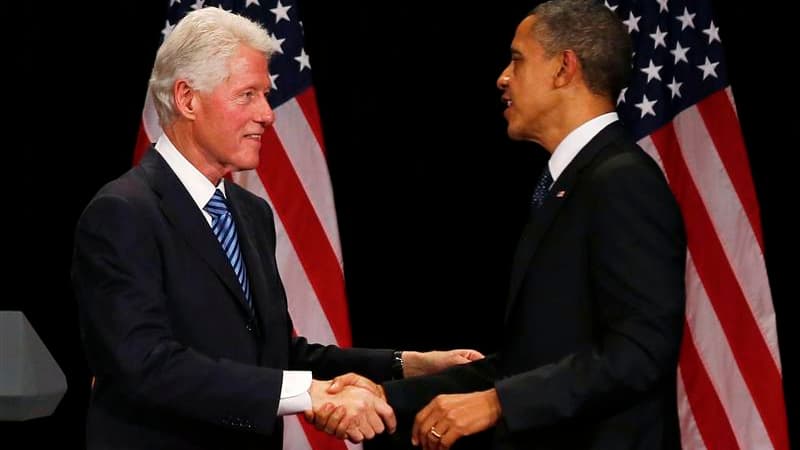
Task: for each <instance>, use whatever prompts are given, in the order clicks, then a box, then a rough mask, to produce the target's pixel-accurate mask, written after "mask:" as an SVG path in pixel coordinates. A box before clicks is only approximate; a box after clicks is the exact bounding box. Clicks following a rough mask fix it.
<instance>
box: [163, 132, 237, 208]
mask: <svg viewBox="0 0 800 450" xmlns="http://www.w3.org/2000/svg"><path fill="white" fill-rule="evenodd" d="M156 151H157V152H158V153H159V154H160V155H161V156H162V157H163V158H164V160H165V161H166V162H167V165H168V166H169V167H170V169H172V171H173V172H175V175H177V176H178V179H179V180H180V181H181V183H182V184H183V186H184V187H186V190H187V191H189V195H191V196H192V200H194V202H195V203H197V207H198V208H200V210H201V211H203V212H205V210H203V207H205V206H206V204H208V201H209V200H211V197H212V196H213V195H214V191H215V190H216V189H219V190H220V191H222V195H224V196H226V197H227V195H226V194H225V183H224V182H222V181H220V183H219V186H214V185H213V184H211V182H210V181H208V178H206V177H205V175H203V174H202V173H200V171H199V170H197V167H195V166H193V165H192V163H190V162H189V160H187V159H186V157H184V156H183V154H182V153H181V152H179V151H178V149H177V148H175V145H174V144H173V143H172V142H171V141H170V140H169V138H168V137H167V135H166V134H162V135H161V136H160V137H159V138H158V141H157V142H156Z"/></svg>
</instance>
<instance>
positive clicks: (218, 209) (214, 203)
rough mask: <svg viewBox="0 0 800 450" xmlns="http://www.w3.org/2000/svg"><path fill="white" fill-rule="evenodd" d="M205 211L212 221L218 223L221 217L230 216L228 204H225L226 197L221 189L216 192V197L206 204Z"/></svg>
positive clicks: (213, 196)
mask: <svg viewBox="0 0 800 450" xmlns="http://www.w3.org/2000/svg"><path fill="white" fill-rule="evenodd" d="M203 209H204V210H205V211H206V212H207V213H208V214H209V215H210V216H211V219H212V221H214V222H216V221H217V220H218V219H219V218H220V217H222V216H224V215H225V214H230V212H229V211H228V203H226V202H225V196H224V195H222V191H220V190H219V189H217V190H215V191H214V195H212V196H211V199H210V200H209V201H208V203H206V206H204V207H203Z"/></svg>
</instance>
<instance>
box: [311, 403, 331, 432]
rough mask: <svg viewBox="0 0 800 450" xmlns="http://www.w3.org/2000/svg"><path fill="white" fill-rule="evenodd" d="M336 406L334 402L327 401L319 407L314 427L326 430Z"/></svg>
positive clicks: (315, 415)
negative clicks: (326, 424)
mask: <svg viewBox="0 0 800 450" xmlns="http://www.w3.org/2000/svg"><path fill="white" fill-rule="evenodd" d="M335 409H336V407H335V406H334V405H333V403H330V402H329V403H325V404H324V405H322V406H321V407H319V408H317V411H316V412H315V413H314V427H315V428H316V429H318V430H320V431H324V430H325V423H326V422H327V421H328V419H329V418H330V416H331V414H332V413H333V411H334V410H335Z"/></svg>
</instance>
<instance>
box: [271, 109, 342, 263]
mask: <svg viewBox="0 0 800 450" xmlns="http://www.w3.org/2000/svg"><path fill="white" fill-rule="evenodd" d="M273 127H274V128H275V132H276V133H277V135H278V139H280V141H281V144H283V148H284V149H286V155H287V156H288V157H289V161H290V162H291V163H292V166H293V167H294V170H295V171H296V172H297V177H298V178H299V179H300V184H301V185H302V186H303V189H304V190H305V192H306V195H308V199H309V201H310V202H311V206H312V207H313V208H314V212H316V214H317V218H319V221H320V222H321V223H322V228H323V230H324V231H325V235H326V236H327V237H328V242H330V243H331V247H332V248H333V252H334V253H335V254H336V259H337V260H338V262H339V267H342V250H341V248H340V247H339V227H338V225H337V222H336V208H335V206H334V204H333V189H332V187H331V180H330V176H329V175H328V163H327V161H326V159H325V154H324V153H323V152H322V149H321V148H320V145H319V142H317V137H316V135H315V134H314V131H313V130H312V129H311V126H310V125H309V123H308V120H307V119H306V116H305V114H304V113H303V110H302V109H301V108H300V104H299V103H297V99H295V98H293V99H291V100H289V101H287V102H285V103H284V104H282V105H280V106H279V107H278V108H277V109H275V124H274V125H273Z"/></svg>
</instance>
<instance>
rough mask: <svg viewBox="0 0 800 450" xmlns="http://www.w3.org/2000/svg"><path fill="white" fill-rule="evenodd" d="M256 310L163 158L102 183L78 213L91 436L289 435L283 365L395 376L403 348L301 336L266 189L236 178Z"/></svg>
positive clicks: (130, 443) (236, 207)
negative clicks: (397, 351) (396, 351)
mask: <svg viewBox="0 0 800 450" xmlns="http://www.w3.org/2000/svg"><path fill="white" fill-rule="evenodd" d="M225 183H226V184H225V190H226V194H227V198H228V202H229V204H230V207H231V210H232V214H233V217H234V221H235V223H236V227H237V232H238V236H239V241H240V248H241V251H242V255H243V257H244V259H245V263H246V267H247V271H248V276H249V279H250V289H251V292H252V297H253V302H254V305H255V311H256V313H255V316H251V315H250V313H248V310H247V308H245V307H244V306H243V301H244V299H243V293H242V289H241V287H240V286H239V284H238V282H237V280H236V278H235V275H234V272H233V269H232V267H231V265H230V263H229V262H228V260H227V258H226V257H225V255H224V253H223V252H222V248H221V246H220V244H219V242H218V241H217V240H216V237H215V236H214V234H213V233H212V231H211V228H210V227H209V225H208V222H206V220H205V218H204V217H203V215H202V213H201V212H200V210H199V209H198V207H197V205H196V204H195V203H194V201H193V200H192V199H191V197H190V196H189V193H188V191H187V190H186V189H185V188H184V186H183V185H182V184H181V182H180V181H179V179H178V178H177V176H176V175H175V173H174V172H173V171H172V170H171V169H170V168H169V166H168V165H167V164H166V162H165V161H164V159H163V158H162V157H161V156H160V155H159V154H158V153H157V152H155V151H153V150H151V151H150V152H149V153H148V154H147V155H146V156H145V157H144V158H143V160H142V162H141V164H140V165H139V166H137V167H135V168H133V169H131V170H130V171H129V172H128V173H126V174H125V175H123V176H122V177H120V178H119V179H117V180H115V181H113V182H111V183H109V184H108V185H106V186H105V187H103V188H102V189H101V190H100V191H99V192H98V194H97V195H96V196H95V197H94V199H93V200H92V201H91V203H90V204H89V205H88V206H87V208H86V210H85V211H84V212H83V214H82V215H81V218H80V220H79V222H78V226H77V231H76V237H75V251H74V259H73V267H72V280H73V285H74V289H75V294H76V298H77V301H78V305H79V310H80V315H81V332H82V337H83V341H84V345H85V349H86V355H87V358H88V361H89V365H90V367H91V370H92V372H93V373H94V374H95V377H96V382H95V386H94V389H93V393H92V398H91V402H90V406H89V412H88V418H87V446H88V448H90V449H95V448H96V449H222V448H225V449H230V448H236V449H259V450H269V449H279V448H281V440H282V421H281V419H280V418H279V417H276V412H277V407H278V401H279V398H280V388H281V383H282V376H283V374H282V370H283V369H305V370H313V371H314V376H315V377H316V378H330V377H332V376H334V375H336V374H339V373H342V372H345V371H357V372H360V373H363V374H365V375H366V376H368V377H371V378H373V379H377V380H383V379H388V378H390V377H391V362H392V358H391V351H388V350H356V349H348V350H342V349H339V348H337V347H334V346H322V345H316V344H309V343H307V342H306V340H305V339H303V338H293V337H292V323H291V320H290V318H289V314H288V310H287V305H286V297H285V294H284V290H283V286H282V284H281V281H280V278H279V276H278V271H277V266H276V263H275V259H274V250H275V232H274V223H273V217H272V212H271V210H270V208H269V206H268V205H267V203H266V202H265V201H264V200H262V199H260V198H258V197H256V196H254V195H253V194H251V193H249V192H247V191H245V190H244V189H242V188H240V187H238V186H236V185H235V184H233V183H229V182H227V181H226V182H225Z"/></svg>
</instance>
